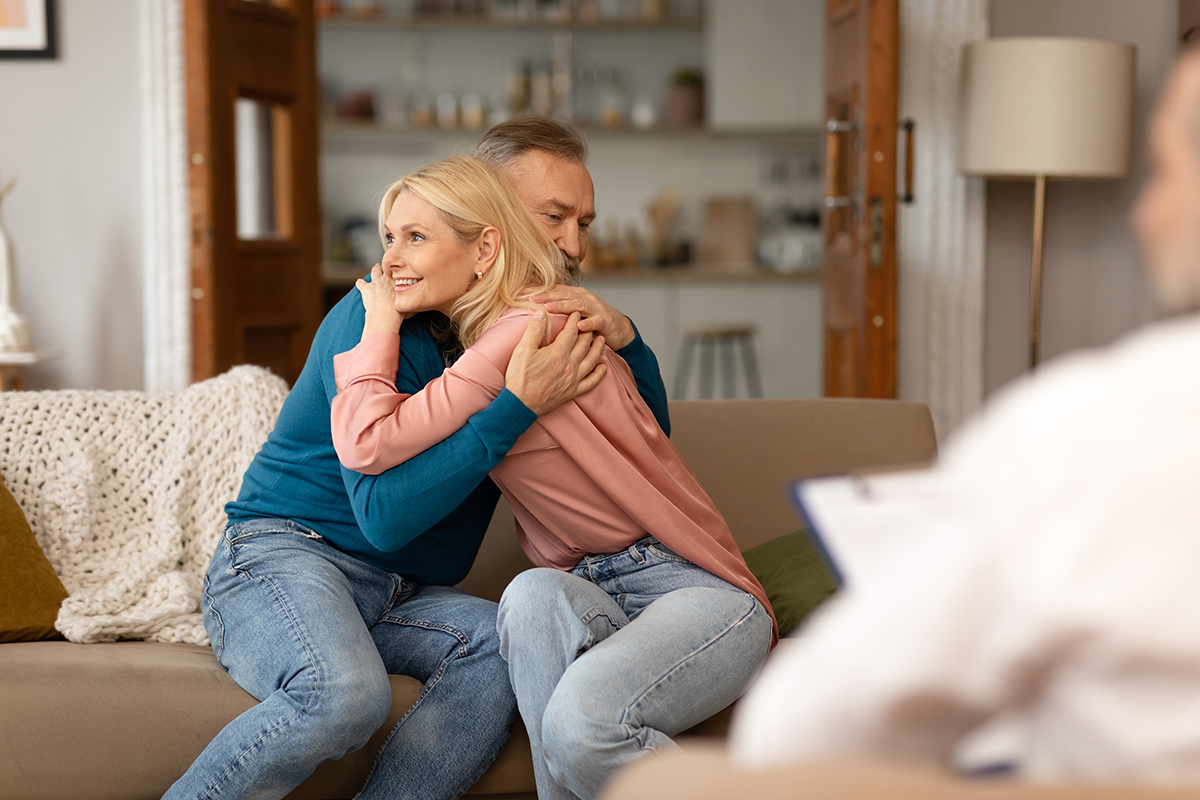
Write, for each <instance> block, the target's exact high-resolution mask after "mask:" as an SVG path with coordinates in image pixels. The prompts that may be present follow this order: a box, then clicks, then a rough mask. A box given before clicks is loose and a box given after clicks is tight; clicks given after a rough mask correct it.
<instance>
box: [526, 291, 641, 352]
mask: <svg viewBox="0 0 1200 800" xmlns="http://www.w3.org/2000/svg"><path fill="white" fill-rule="evenodd" d="M528 299H530V300H532V301H533V302H535V303H540V304H541V305H542V306H543V307H544V308H545V309H546V310H547V311H549V312H551V313H553V314H570V313H572V312H578V313H579V316H580V317H582V320H581V321H580V323H579V330H580V331H584V332H587V331H591V332H593V333H598V334H600V335H601V336H603V337H604V340H605V341H606V342H608V346H609V347H611V348H612V349H613V350H620V349H621V348H622V347H624V346H625V345H627V344H629V343H630V342H632V341H633V323H632V322H630V321H629V318H628V317H626V316H625V315H624V314H622V313H621V312H620V311H617V310H616V309H615V308H613V307H612V306H610V305H609V304H608V303H606V302H604V301H603V300H601V299H600V298H599V297H596V295H594V294H592V293H591V292H589V291H588V290H587V289H583V288H581V287H579V286H556V287H554V288H553V289H551V290H550V291H548V292H542V293H541V294H535V295H532V296H530V297H529V298H528Z"/></svg>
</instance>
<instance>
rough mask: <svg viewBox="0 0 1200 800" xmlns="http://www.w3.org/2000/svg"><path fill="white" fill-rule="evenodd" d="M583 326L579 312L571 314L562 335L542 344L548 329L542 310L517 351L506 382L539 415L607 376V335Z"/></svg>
mask: <svg viewBox="0 0 1200 800" xmlns="http://www.w3.org/2000/svg"><path fill="white" fill-rule="evenodd" d="M579 326H580V318H579V314H578V313H574V314H571V317H570V318H569V319H568V320H567V324H566V325H564V326H563V329H562V331H560V332H559V334H558V336H556V337H554V339H553V341H551V342H549V343H548V344H546V345H545V346H541V345H542V342H543V341H545V340H546V339H547V337H548V331H547V328H546V314H545V312H542V311H538V312H536V313H535V314H534V315H533V319H531V320H530V321H529V325H528V326H527V327H526V328H525V335H524V336H522V337H521V341H520V342H518V343H517V347H516V349H515V350H513V354H512V358H511V359H510V360H509V362H508V371H507V372H506V373H505V374H504V385H505V386H506V387H507V388H508V390H509V391H510V392H512V393H513V394H515V395H516V396H517V399H518V400H520V401H521V402H522V403H524V404H525V406H526V407H527V408H528V409H529V410H530V411H532V412H533V413H535V414H537V415H538V416H539V417H540V416H541V415H542V414H545V413H547V412H549V411H552V410H553V409H555V408H557V407H558V406H560V405H561V404H563V403H565V402H567V401H568V400H570V399H572V398H574V397H578V396H579V395H581V394H583V393H584V392H588V391H591V390H592V389H593V388H595V386H596V384H598V383H599V382H600V379H601V378H603V377H604V370H605V366H604V365H603V364H601V363H600V355H601V353H602V352H603V350H604V337H603V336H597V335H595V334H593V333H592V332H590V331H583V332H581V331H580V330H579Z"/></svg>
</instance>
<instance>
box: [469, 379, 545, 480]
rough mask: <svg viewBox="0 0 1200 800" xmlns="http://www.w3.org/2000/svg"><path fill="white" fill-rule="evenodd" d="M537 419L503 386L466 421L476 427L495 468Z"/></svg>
mask: <svg viewBox="0 0 1200 800" xmlns="http://www.w3.org/2000/svg"><path fill="white" fill-rule="evenodd" d="M536 420H537V414H535V413H533V412H532V411H530V410H529V408H528V407H527V406H526V405H525V404H524V403H522V402H521V401H520V400H518V399H517V396H516V395H515V394H513V393H512V392H510V391H509V390H508V389H502V390H501V391H500V394H499V395H497V397H496V399H495V400H493V401H492V403H491V405H489V406H488V407H487V408H485V409H484V410H483V411H480V412H479V413H477V414H475V415H474V416H473V417H471V419H470V420H468V421H467V424H468V425H470V426H471V427H472V428H474V429H475V432H476V434H477V435H478V436H479V439H480V441H482V442H483V444H484V446H485V447H486V448H487V452H488V458H489V460H490V461H491V464H492V466H493V467H494V466H495V465H496V464H499V463H500V462H501V461H503V460H504V457H505V456H506V455H508V451H509V450H510V449H511V448H512V446H513V445H514V444H516V442H517V439H520V438H521V434H523V433H525V431H527V430H529V426H530V425H532V424H533V423H534V422H535V421H536Z"/></svg>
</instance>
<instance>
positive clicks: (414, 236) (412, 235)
mask: <svg viewBox="0 0 1200 800" xmlns="http://www.w3.org/2000/svg"><path fill="white" fill-rule="evenodd" d="M408 238H409V239H410V240H411V241H414V242H422V241H424V240H425V237H424V236H423V235H421V234H419V233H417V232H416V231H413V232H412V233H410V234H409V235H408Z"/></svg>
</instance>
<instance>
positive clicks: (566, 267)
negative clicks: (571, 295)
mask: <svg viewBox="0 0 1200 800" xmlns="http://www.w3.org/2000/svg"><path fill="white" fill-rule="evenodd" d="M563 274H564V275H565V276H566V277H565V278H564V279H563V283H565V284H566V285H568V286H582V285H583V270H582V269H581V268H580V266H579V259H578V258H571V257H570V256H568V255H566V254H565V253H564V254H563Z"/></svg>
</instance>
